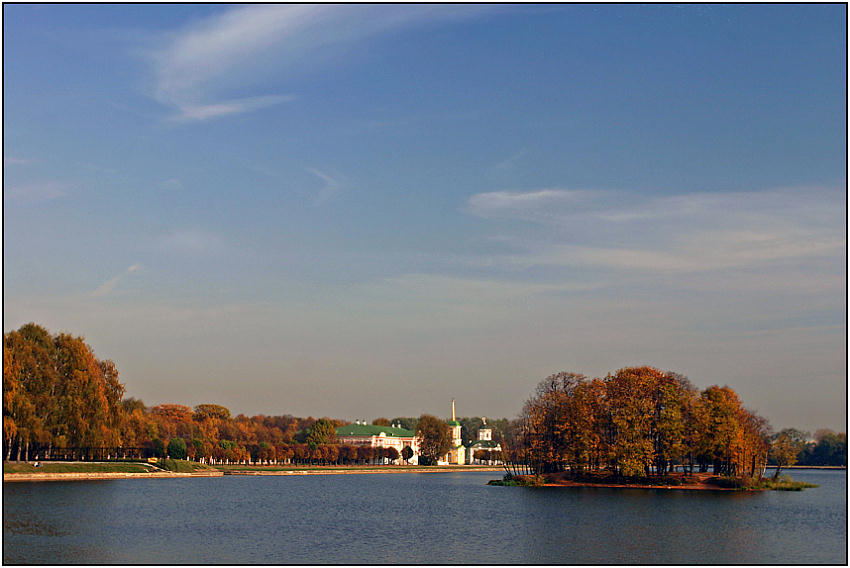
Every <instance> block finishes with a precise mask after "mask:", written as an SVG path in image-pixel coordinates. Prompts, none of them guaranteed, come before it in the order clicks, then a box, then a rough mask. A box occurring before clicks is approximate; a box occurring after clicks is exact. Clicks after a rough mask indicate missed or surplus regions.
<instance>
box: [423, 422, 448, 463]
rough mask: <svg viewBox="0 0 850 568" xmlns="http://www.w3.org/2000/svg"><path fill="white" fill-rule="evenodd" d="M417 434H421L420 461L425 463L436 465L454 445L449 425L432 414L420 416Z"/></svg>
mask: <svg viewBox="0 0 850 568" xmlns="http://www.w3.org/2000/svg"><path fill="white" fill-rule="evenodd" d="M416 435H417V436H419V438H420V442H419V455H420V456H421V458H423V459H420V463H422V462H423V461H424V462H425V463H424V465H435V464H436V463H437V461H438V460H439V459H440V458H441V457H443V456H444V455H445V454H446V453H447V452H448V451H449V450H450V449H451V447H452V432H451V428H450V427H449V425H448V424H447V423H446V422H445V421H443V420H440V419H439V418H437V417H436V416H432V415H430V414H423V415H422V416H420V417H419V422H418V424H417V426H416Z"/></svg>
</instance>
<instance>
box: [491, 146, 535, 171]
mask: <svg viewBox="0 0 850 568" xmlns="http://www.w3.org/2000/svg"><path fill="white" fill-rule="evenodd" d="M527 153H528V152H526V151H525V150H520V151H519V152H514V153H513V154H511V155H510V156H508V157H507V158H505V159H504V160H502V161H501V162H499V163H498V164H496V165H495V166H493V169H494V170H510V169H513V168H515V167H516V165H517V163H518V162H519V161H520V160H521V159H522V158H523V157H524V156H525V155H526V154H527Z"/></svg>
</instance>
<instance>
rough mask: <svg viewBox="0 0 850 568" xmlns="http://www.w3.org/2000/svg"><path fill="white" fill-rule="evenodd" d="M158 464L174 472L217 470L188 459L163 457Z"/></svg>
mask: <svg viewBox="0 0 850 568" xmlns="http://www.w3.org/2000/svg"><path fill="white" fill-rule="evenodd" d="M156 465H157V466H158V467H159V468H161V469H164V470H165V471H173V472H174V473H195V472H196V471H216V468H214V467H212V466H208V465H205V464H202V463H198V462H193V461H188V460H173V459H167V458H166V459H161V460H159V461H158V462H157V463H156Z"/></svg>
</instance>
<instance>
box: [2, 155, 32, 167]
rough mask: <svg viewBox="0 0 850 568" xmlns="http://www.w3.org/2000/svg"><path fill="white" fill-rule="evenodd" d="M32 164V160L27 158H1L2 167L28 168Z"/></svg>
mask: <svg viewBox="0 0 850 568" xmlns="http://www.w3.org/2000/svg"><path fill="white" fill-rule="evenodd" d="M32 163H34V160H30V159H27V158H16V157H14V156H3V165H4V166H28V165H30V164H32Z"/></svg>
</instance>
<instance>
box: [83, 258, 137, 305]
mask: <svg viewBox="0 0 850 568" xmlns="http://www.w3.org/2000/svg"><path fill="white" fill-rule="evenodd" d="M142 268H143V267H142V265H141V264H133V265H132V266H128V267H127V269H126V270H124V272H122V273H121V274H119V275H118V276H115V277H113V278H110V279H109V280H107V281H106V282H104V283H103V284H101V285H100V286H98V287H97V289H96V290H95V291H94V292H92V293H91V295H92V296H94V297H95V298H102V297H104V296H108V295H109V294H111V293H112V291H113V290H114V289H115V286H117V285H118V282H120V281H121V279H122V278H123V277H124V276H126V275H128V274H132V273H133V272H138V271H139V270H141V269H142Z"/></svg>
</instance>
